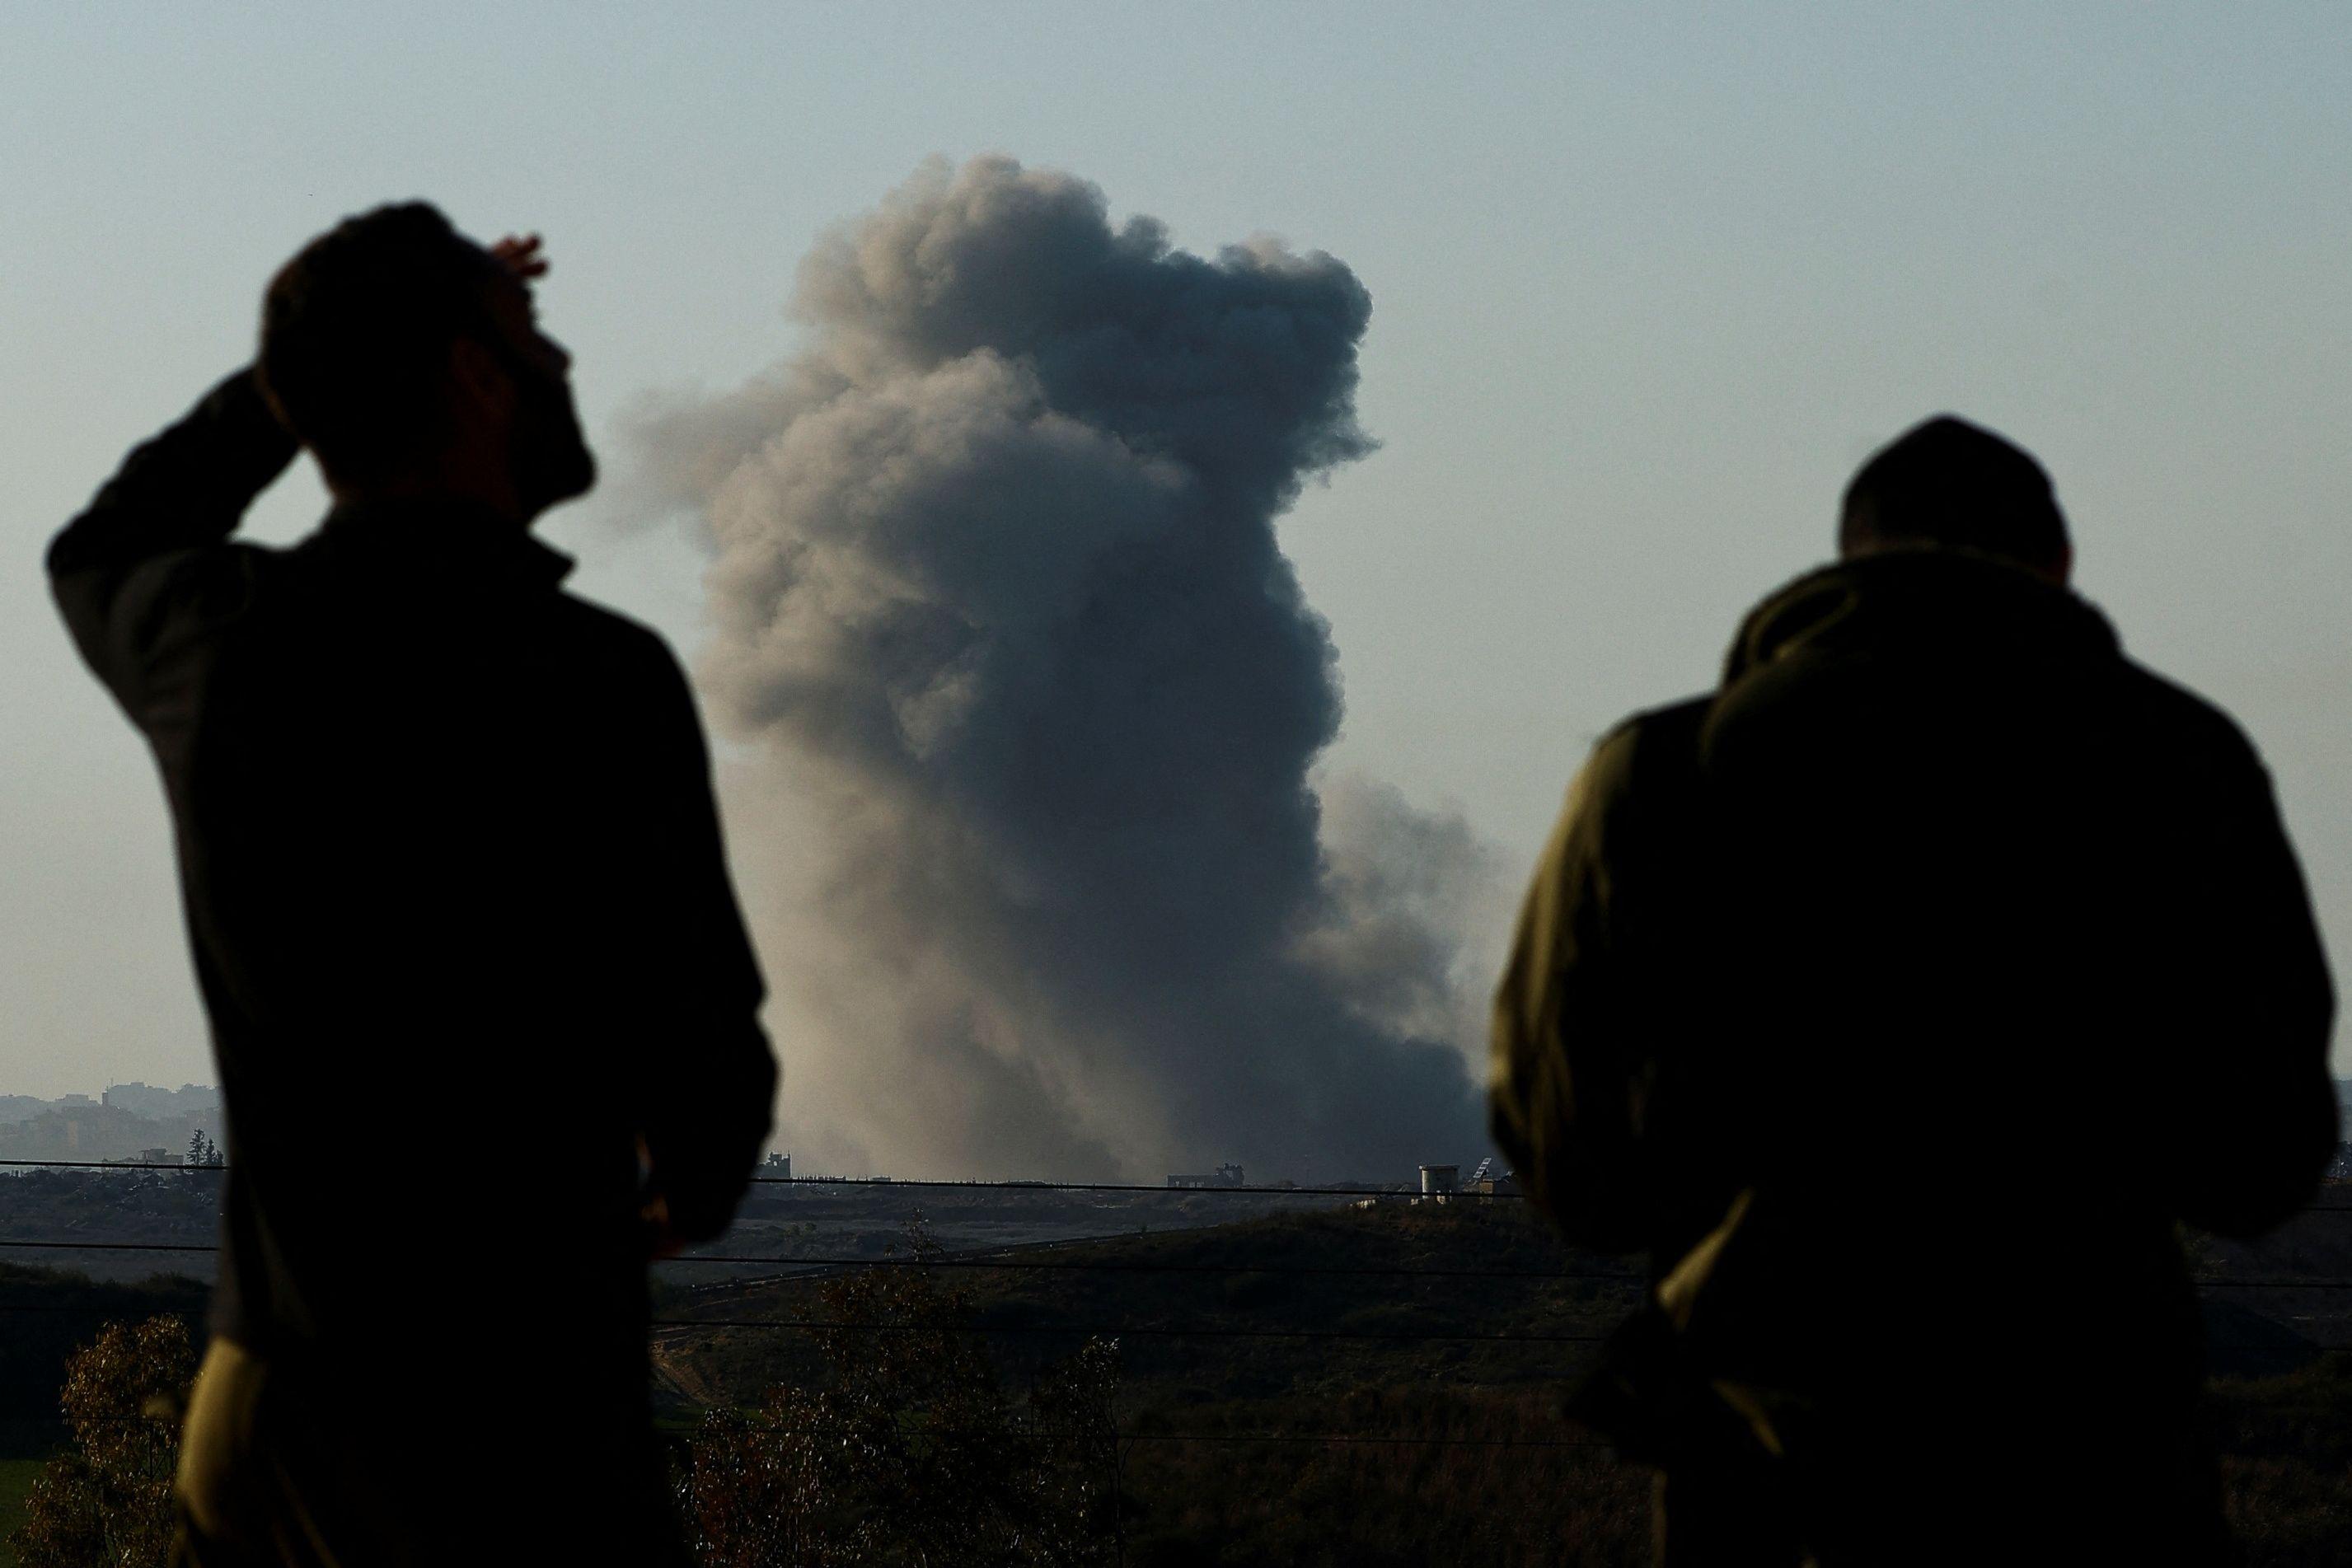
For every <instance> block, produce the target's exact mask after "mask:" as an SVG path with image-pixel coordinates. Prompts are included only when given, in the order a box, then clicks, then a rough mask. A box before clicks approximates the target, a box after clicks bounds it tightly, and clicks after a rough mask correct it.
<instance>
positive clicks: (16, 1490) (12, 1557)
mask: <svg viewBox="0 0 2352 1568" xmlns="http://www.w3.org/2000/svg"><path fill="white" fill-rule="evenodd" d="M41 1465H42V1461H41V1460H39V1459H0V1568H16V1553H15V1552H11V1551H9V1550H8V1537H9V1535H10V1534H11V1533H12V1532H14V1531H15V1530H16V1526H17V1525H19V1524H21V1523H22V1522H24V1518H25V1494H26V1492H27V1491H29V1490H32V1486H33V1478H34V1477H35V1476H37V1475H39V1474H40V1473H41Z"/></svg>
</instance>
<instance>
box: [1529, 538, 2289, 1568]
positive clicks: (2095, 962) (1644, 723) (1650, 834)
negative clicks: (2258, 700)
mask: <svg viewBox="0 0 2352 1568" xmlns="http://www.w3.org/2000/svg"><path fill="white" fill-rule="evenodd" d="M2332 1015H2333V995H2332V991H2331V988H2330V983H2329V979H2328V976H2327V972H2326V964H2325V960H2324V958H2323V956H2322V953H2321V948H2320V945H2319V941H2318V937H2317V934H2316V932H2315V927H2314V925H2313V921H2312V915H2311V911H2310V905H2309V901H2308V898H2307V896H2306V894H2305V889H2304V885H2303V881H2302V878H2301V875H2300V873H2299V872H2298V870H2297V867H2296V864H2295V861H2294V854H2293V852H2292V851H2291V850H2290V848H2289V846H2288V843H2287V841H2286V838H2285V835H2284V831H2283V830H2282V827H2281V825H2280V821H2279V816H2278V812H2277V809H2276V806H2275V804H2274V802H2273V797H2272V792H2271V788H2270V784H2269V780H2268V778H2267V776H2266V775H2265V773H2264V771H2263V768H2262V766H2261V764H2260V762H2259V761H2258V760H2257V758H2256V757H2255V755H2254V752H2253V750H2252V747H2250V746H2249V744H2248V743H2247V741H2246V739H2245V737H2243V736H2242V734H2241V733H2240V731H2239V730H2238V728H2237V727H2236V726H2235V725H2234V724H2233V723H2231V720H2230V719H2229V718H2228V717H2227V716H2224V715H2223V714H2221V712H2220V711H2219V710H2217V709H2215V708H2214V707H2212V706H2210V705H2209V704H2207V703H2205V702H2203V701H2201V700H2200V699H2199V698H2197V697H2195V696H2193V695H2190V694H2189V693H2187V692H2185V691H2183V690H2181V689H2180V688H2179V687H2178V686H2176V685H2172V684H2170V683H2168V682H2167V681H2165V680H2163V679H2162V678H2160V677H2158V676H2157V675H2155V674H2151V673H2149V672H2148V671H2147V670H2145V669H2143V668H2141V667H2140V666H2138V665H2137V664H2134V663H2133V662H2131V661H2130V660H2129V659H2127V658H2126V657H2125V656H2124V655H2123V653H2122V652H2121V650H2120V648H2119V646H2118V644H2117V642H2116V636H2115V633H2114V632H2113V630H2112V629H2111V628H2110V627H2109V625H2108V624H2107V622H2106V621H2105V619H2104V618H2103V617H2102V616H2101V615H2100V614H2099V613H2098V612H2097V611H2095V609H2093V608H2092V607H2091V606H2090V605H2089V604H2087V603H2085V602H2084V601H2083V600H2082V599H2080V598H2079V597H2077V596H2075V595H2074V594H2073V593H2071V592H2069V591H2065V590H2064V589H2062V588H2059V587H2056V586H2054V585H2052V584H2050V583H2048V582H2046V581H2045V580H2042V579H2040V578H2038V577H2036V576H2034V575H2032V574H2031V573H2029V572H2027V571H2025V570H2021V569H2020V568H2017V567H2014V566H2011V565H2009V564H2007V563H2005V562H2002V561H1999V560H1995V559H1990V558H1985V557H1979V556H1973V555H1969V554H1967V553H1964V552H1958V551H1948V550H1931V549H1905V550H1894V551H1888V552H1885V553H1881V554H1874V555H1870V556H1865V557H1862V558H1858V559H1853V560H1850V561H1846V562H1843V563H1841V564H1838V565H1835V566H1832V567H1829V568H1827V569H1825V570H1820V571H1817V572H1814V573H1812V574H1811V575H1809V576H1807V577H1804V578H1802V579H1800V580H1798V581H1796V582H1794V583H1791V584H1790V585H1789V586H1788V587H1786V588H1784V589H1782V590H1781V591H1779V592H1777V593H1775V594H1773V595H1772V596H1771V597H1769V599H1767V600H1766V601H1764V602H1763V603H1762V604H1760V605H1759V606H1758V607H1757V608H1756V610H1755V611H1754V612H1751V613H1750V614H1749V615H1748V618H1747V620H1746V622H1745V623H1744V624H1743V625H1742V626H1741V628H1740V630H1739V632H1738V637H1737V639H1736V640H1735V642H1734V643H1733V645H1732V648H1731V651H1730V653H1729V655H1728V657H1727V661H1726V665H1725V670H1724V677H1723V682H1722V685H1721V686H1720V687H1719V688H1718V690H1717V692H1716V693H1714V694H1713V695H1710V696H1707V697H1704V698H1699V699H1696V700H1693V701H1690V702H1686V703H1683V704H1679V705H1676V706H1672V707H1669V708H1664V709H1661V710H1657V711H1655V712H1652V713H1647V714H1643V715H1641V716H1636V717H1634V718H1633V719H1631V720H1629V721H1627V722H1626V723H1624V724H1622V725H1621V726H1620V727H1617V728H1616V729H1615V730H1613V731H1612V732H1611V733H1610V734H1609V735H1608V736H1607V737H1604V738H1603V739H1602V740H1601V742H1600V744H1599V745H1598V747H1596V748H1595V750H1594V752H1593V755H1592V757H1591V759H1590V760H1589V762H1588V763H1587V765H1586V767H1585V768H1584V769H1583V770H1582V772H1581V773H1580V776H1579V778H1578V779H1577V780H1576V782H1575V784H1574V785H1573V787H1572V788H1571V789H1570V796H1569V801H1568V805H1567V808H1566V810H1565V811H1564V812H1563V814H1562V817H1561V820H1560V822H1559V828H1558V830H1557V831H1556V832H1555V834H1554V836H1553V838H1552V840H1551V841H1550V843H1549V846H1548V848H1547V849H1546V851H1545V853H1544V856H1543V858H1542V861H1541V862H1540V864H1539V866H1538V872H1537V875H1536V878H1535V882H1534V884H1533V886H1532V888H1531V889H1530V891H1529V894H1528V900H1527V904H1526V906H1525V909H1524V912H1523V914H1522V916H1521V920H1520V924H1519V927H1518V932H1517V939H1516V942H1515V945H1514V949H1513V952H1512V956H1511V959H1510V962H1509V966H1508V967H1507V972H1506V974H1505V976H1504V977H1503V981H1502V985H1501V988H1500V989H1499V992H1498V995H1497V998H1496V1018H1495V1032H1494V1079H1493V1093H1492V1102H1491V1104H1492V1113H1493V1124H1494V1131H1495V1134H1496V1141H1497V1143H1498V1144H1499V1145H1500V1146H1501V1147H1502V1148H1503V1150H1504V1151H1505V1153H1506V1154H1507V1155H1509V1156H1510V1157H1511V1158H1512V1159H1513V1160H1514V1161H1515V1163H1516V1165H1517V1169H1518V1171H1519V1173H1520V1175H1521V1176H1522V1178H1523V1179H1524V1180H1525V1181H1526V1183H1527V1185H1528V1190H1529V1192H1530V1195H1531V1196H1532V1197H1534V1198H1535V1200H1536V1201H1537V1202H1538V1204H1540V1205H1541V1206H1542V1207H1544V1208H1545V1209H1546V1210H1547V1211H1548V1212H1549V1214H1550V1215H1551V1216H1552V1217H1553V1218H1554V1219H1555V1220H1556V1221H1557V1222H1558V1223H1559V1225H1560V1227H1561V1228H1563V1229H1564V1231H1565V1232H1566V1233H1567V1235H1568V1236H1569V1237H1570V1239H1571V1240H1574V1241H1576V1242H1578V1243H1580V1244H1582V1245H1585V1246H1589V1247H1592V1248H1595V1249H1601V1250H1607V1251H1621V1252H1622V1251H1642V1252H1646V1253H1648V1254H1649V1256H1650V1258H1651V1260H1652V1264H1653V1269H1654V1274H1655V1276H1656V1277H1657V1278H1658V1279H1659V1281H1661V1288H1660V1290H1659V1291H1658V1292H1657V1294H1656V1297H1655V1299H1654V1303H1653V1305H1652V1307H1651V1309H1650V1311H1649V1312H1648V1313H1646V1314H1645V1316H1644V1317H1643V1319H1641V1320H1637V1322H1636V1323H1635V1324H1633V1325H1629V1328H1628V1330H1627V1332H1626V1333H1625V1334H1624V1335H1622V1336H1621V1339H1620V1341H1619V1342H1618V1343H1616V1344H1615V1345H1614V1346H1613V1347H1612V1352H1611V1354H1609V1355H1608V1356H1607V1357H1606V1358H1605V1359H1604V1363H1603V1365H1602V1367H1601V1371H1600V1373H1599V1374H1598V1375H1596V1376H1595V1378H1594V1379H1593V1380H1592V1382H1591V1384H1590V1385H1588V1386H1587V1389H1586V1391H1585V1394H1584V1395H1583V1396H1582V1397H1581V1399H1580V1408H1581V1409H1582V1410H1583V1412H1584V1413H1585V1415H1586V1416H1587V1417H1588V1418H1589V1419H1591V1420H1594V1421H1595V1422H1597V1423H1598V1424H1600V1425H1601V1426H1603V1427H1608V1428H1611V1429H1612V1431H1613V1432H1614V1435H1616V1436H1617V1437H1619V1438H1620V1439H1621V1441H1622V1442H1624V1443H1625V1444H1626V1446H1627V1447H1628V1448H1630V1449H1631V1450H1632V1451H1633V1452H1634V1453H1636V1454H1639V1455H1642V1456H1643V1457H1646V1458H1652V1459H1654V1460H1655V1461H1656V1462H1659V1463H1661V1464H1662V1465H1663V1466H1664V1468H1665V1469H1666V1471H1667V1473H1668V1476H1669V1478H1670V1483H1671V1478H1672V1477H1673V1476H1674V1475H1675V1472H1676V1471H1677V1469H1685V1470H1688V1469H1704V1468H1705V1467H1706V1466H1707V1465H1709V1464H1712V1463H1715V1462H1717V1460H1719V1459H1721V1458H1723V1457H1724V1456H1725V1455H1726V1454H1727V1452H1729V1451H1731V1450H1735V1449H1741V1448H1745V1449H1746V1451H1747V1452H1748V1456H1749V1457H1750V1458H1753V1457H1754V1456H1756V1455H1759V1454H1760V1455H1764V1456H1768V1457H1770V1458H1773V1459H1774V1460H1775V1461H1776V1462H1777V1463H1779V1465H1780V1470H1779V1473H1780V1477H1781V1479H1780V1482H1779V1483H1776V1484H1780V1485H1781V1486H1782V1487H1783V1489H1784V1490H1787V1491H1790V1492H1792V1493H1801V1494H1803V1495H1805V1496H1806V1497H1809V1498H1811V1502H1808V1503H1806V1504H1805V1505H1804V1506H1803V1507H1802V1508H1801V1509H1800V1510H1799V1512H1800V1513H1801V1515H1803V1516H1804V1517H1806V1518H1808V1519H1809V1520H1810V1521H1811V1522H1810V1523H1808V1524H1807V1525H1806V1526H1805V1527H1804V1529H1805V1531H1806V1532H1807V1539H1808V1542H1809V1544H1808V1550H1811V1551H1812V1552H1815V1554H1816V1555H1817V1556H1819V1557H1820V1560H1821V1561H1822V1562H1823V1563H1829V1562H1832V1561H1833V1560H1838V1559H1841V1558H1843V1560H1848V1561H1853V1560H1871V1558H1872V1554H1873V1552H1885V1551H1889V1550H1896V1548H1895V1547H1894V1546H1892V1545H1890V1543H1889V1542H1887V1540H1886V1539H1885V1533H1884V1530H1883V1529H1882V1530H1880V1533H1879V1534H1878V1535H1877V1536H1875V1537H1873V1536H1872V1535H1871V1534H1870V1531H1871V1530H1873V1529H1879V1527H1881V1526H1885V1527H1888V1528H1891V1527H1892V1526H1891V1525H1889V1522H1888V1521H1895V1520H1897V1519H1900V1518H1904V1517H1927V1516H1929V1515H1945V1514H1948V1513H1949V1512H1950V1511H1952V1510H1953V1509H1955V1508H1958V1504H1957V1503H1956V1502H1954V1500H1955V1499H1957V1498H1958V1497H1960V1496H1963V1495H1969V1496H1972V1497H1974V1498H1975V1499H1976V1500H1974V1501H1972V1502H1970V1503H1969V1505H1968V1506H1967V1508H1965V1509H1961V1510H1959V1511H1960V1513H1961V1514H1962V1516H1963V1517H1966V1518H1968V1519H1970V1520H1973V1521H1976V1526H1977V1527H1980V1528H1981V1529H1982V1530H1983V1531H1986V1532H1987V1533H1985V1535H1984V1536H1983V1538H1982V1542H1980V1544H1981V1545H1982V1547H1983V1549H1985V1550H1996V1549H1998V1548H1997V1546H1996V1544H1995V1543H1996V1542H1998V1541H1999V1540H2000V1534H1999V1531H2000V1529H2002V1528H2006V1527H2008V1526H2015V1527H2017V1528H2023V1526H2022V1525H2021V1524H2020V1523H2019V1520H2020V1519H2021V1517H2023V1516H2021V1515H2016V1514H2014V1513H2012V1512H2011V1511H2004V1510H2003V1509H2001V1508H2000V1507H1997V1506H1989V1505H1988V1502H1987V1500H1986V1499H1987V1498H2000V1497H2004V1496H2005V1497H2007V1498H2010V1499H2012V1500H2019V1501H2018V1502H2017V1506H2018V1507H2019V1508H2025V1507H2028V1506H2029V1505H2028V1503H2027V1502H2025V1501H2023V1500H2026V1499H2031V1503H2030V1507H2031V1509H2032V1511H2033V1513H2034V1515H2035V1516H2036V1517H2041V1516H2045V1515H2048V1514H2050V1513H2051V1511H2053V1510H2055V1511H2057V1513H2058V1514H2059V1515H2060V1516H2064V1515H2065V1514H2066V1513H2067V1511H2069V1510H2072V1511H2074V1514H2075V1515H2076V1516H2079V1517H2080V1518H2082V1519H2088V1518H2090V1517H2091V1515H2092V1514H2093V1513H2099V1514H2104V1516H2105V1518H2107V1519H2108V1520H2110V1521H2111V1520H2112V1519H2113V1518H2114V1517H2115V1515H2116V1511H2117V1510H2119V1509H2120V1510H2124V1511H2127V1512H2132V1513H2134V1514H2135V1515H2136V1516H2137V1517H2142V1518H2147V1519H2150V1520H2156V1519H2158V1518H2159V1517H2161V1519H2162V1520H2163V1521H2166V1524H2167V1528H2168V1530H2169V1534H2168V1536H2167V1539H2168V1540H2169V1541H2170V1542H2172V1543H2173V1544H2174V1545H2176V1546H2177V1545H2178V1544H2179V1542H2182V1541H2184V1540H2187V1539H2189V1535H2191V1534H2193V1535H2195V1536H2196V1538H2197V1539H2199V1540H2201V1541H2207V1542H2210V1540H2211V1539H2212V1538H2213V1536H2214V1535H2215V1533H2216V1532H2217V1531H2218V1530H2219V1522H2218V1521H2219V1504H2218V1496H2217V1493H2216V1490H2215V1488H2214V1486H2213V1482H2212V1470H2211V1461H2210V1454H2208V1453H2207V1452H2206V1451H2205V1449H2204V1448H2203V1446H2202V1444H2201V1442H2200V1438H2199V1437H2198V1434H2197V1408H2198V1398H2199V1388H2200V1382H2201V1347H2200V1331H2199V1326H2198V1316H2197V1312H2196V1306H2195V1301H2194V1299H2193V1296H2192V1294H2191V1291H2190V1289H2189V1281H2188V1278H2187V1274H2186V1271H2185V1270H2184V1268H2183V1265H2182V1262H2181V1255H2180V1250H2179V1245H2178V1243H2177V1241H2176V1240H2175V1227H2176V1226H2177V1225H2179V1224H2184V1223H2185V1224H2188V1225H2192V1226H2197V1227H2201V1228H2207V1229H2211V1230H2217V1231H2222V1232H2227V1233H2235V1234H2244V1233H2250V1232H2253V1231H2258V1230H2261V1229H2263V1228H2267V1227H2269V1226H2271V1225H2273V1224H2275V1223H2277V1222H2278V1221H2279V1220H2280V1219H2281V1218H2284V1216H2285V1215H2286V1214H2288V1213H2289V1212H2291V1211H2292V1210H2293V1209H2294V1207H2296V1206H2297V1205H2298V1204H2299V1203H2301V1202H2302V1201H2304V1199H2305V1197H2307V1196H2308V1194H2309V1193H2310V1192H2311V1190H2312V1189H2313V1187H2314V1186H2315V1183H2316V1181H2317V1178H2318V1176H2319V1175H2320V1173H2321V1172H2322V1170H2323V1169H2324V1168H2325V1166H2326V1161H2327V1159H2328V1157H2329V1155H2330V1153H2331V1151H2332V1148H2333V1145H2334V1142H2335V1137H2336V1102H2335V1096H2334V1093H2333V1087H2332V1085H2331V1083H2330V1082H2329V1080H2328V1077H2327V1071H2326V1051H2327V1041H2328V1034H2329V1027H2330V1022H2331V1019H2332ZM1726 1409H1728V1410H1729V1411H1731V1412H1732V1413H1733V1414H1735V1415H1736V1416H1737V1417H1738V1419H1737V1421H1735V1422H1731V1423H1728V1424H1727V1423H1726V1422H1724V1421H1723V1420H1722V1419H1721V1416H1722V1415H1723V1413H1724V1411H1725V1410H1726ZM1694 1413H1696V1414H1694ZM1727 1431H1729V1432H1734V1433H1736V1434H1737V1436H1736V1437H1733V1438H1731V1439H1728V1440H1727V1439H1726V1438H1725V1433H1726V1432H1727ZM1897 1455H1909V1456H1910V1457H1911V1458H1912V1459H1921V1458H1922V1456H1927V1455H1932V1456H1933V1461H1932V1463H1928V1462H1925V1461H1924V1460H1922V1462H1920V1463H1908V1462H1902V1461H1898V1460H1897V1459H1896V1458H1895V1457H1894V1456H1897ZM2085 1455H2090V1456H2095V1459H2091V1460H2086V1459H2085V1458H2084V1456H2085ZM1890 1467H1892V1468H1891V1469H1890ZM1929 1475H1934V1476H1936V1477H1937V1478H1938V1479H1935V1480H1934V1481H1933V1482H1932V1483H1930V1482H1929V1481H1928V1480H1927V1479H1925V1478H1926V1477H1927V1476H1929ZM1906 1477H1907V1478H1910V1479H1905V1478H1906ZM1931 1493H1932V1494H1933V1496H1934V1497H1936V1498H1940V1499H1942V1500H1944V1502H1945V1503H1946V1504H1948V1505H1950V1506H1949V1507H1935V1506H1930V1505H1929V1502H1928V1500H1927V1499H1928V1497H1929V1494H1931ZM1866 1500H1868V1501H1866ZM2085 1511H2088V1512H2085ZM1865 1516H1866V1517H1865ZM1869 1520H1875V1521H1877V1524H1876V1525H1872V1524H1870V1523H1868V1521H1869ZM2003 1521H2006V1524H2004V1523H2003ZM2051 1528H2053V1529H2059V1530H2062V1531H2063V1528H2064V1526H2063V1518H2062V1522H2060V1523H2058V1524H2054V1525H2053V1526H2052V1527H2051ZM1842 1532H1843V1533H1842ZM2184 1532H2187V1533H2184ZM1868 1540H1874V1542H1875V1544H1874V1545H1872V1546H1869V1547H1866V1548H1857V1547H1856V1546H1855V1545H1854V1544H1853V1543H1854V1542H1858V1541H1868ZM1841 1542H1843V1543H1844V1544H1843V1547H1841V1545H1840V1543H1841ZM1917 1545H1918V1543H1917V1542H1916V1541H1914V1542H1909V1543H1908V1544H1906V1545H1905V1546H1904V1547H1902V1548H1901V1550H1903V1551H1906V1552H1913V1553H1914V1554H1915V1555H1914V1557H1913V1558H1912V1559H1909V1560H1916V1550H1917ZM2198 1550H2200V1551H2202V1550H2203V1548H2201V1547H2200V1548H2199V1549H2198ZM1881 1560H1885V1559H1883V1558H1882V1559H1881Z"/></svg>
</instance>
